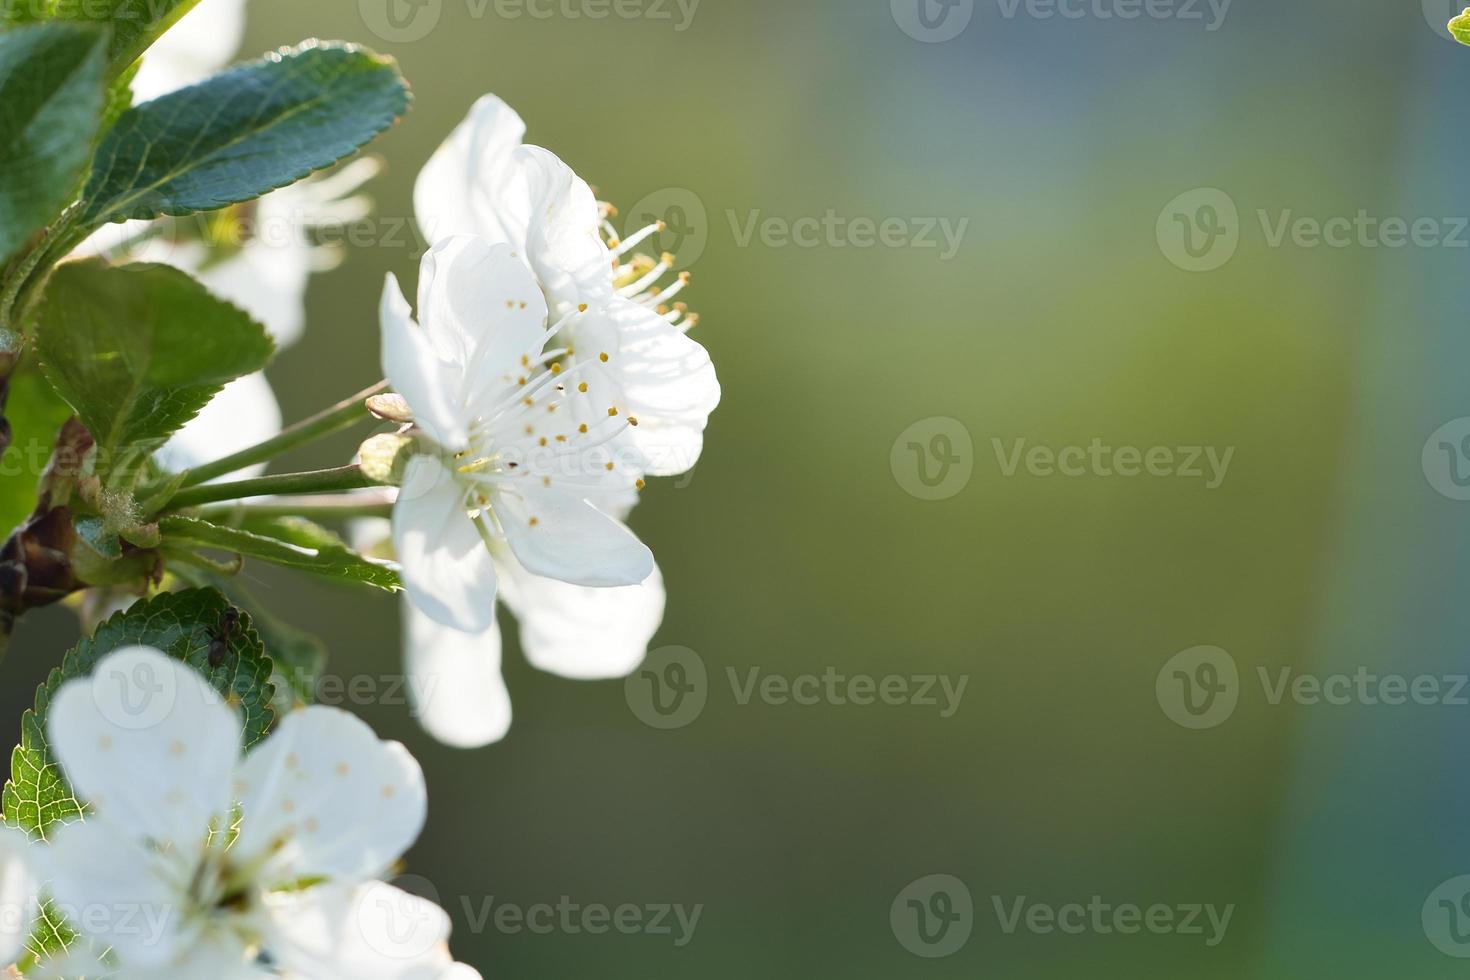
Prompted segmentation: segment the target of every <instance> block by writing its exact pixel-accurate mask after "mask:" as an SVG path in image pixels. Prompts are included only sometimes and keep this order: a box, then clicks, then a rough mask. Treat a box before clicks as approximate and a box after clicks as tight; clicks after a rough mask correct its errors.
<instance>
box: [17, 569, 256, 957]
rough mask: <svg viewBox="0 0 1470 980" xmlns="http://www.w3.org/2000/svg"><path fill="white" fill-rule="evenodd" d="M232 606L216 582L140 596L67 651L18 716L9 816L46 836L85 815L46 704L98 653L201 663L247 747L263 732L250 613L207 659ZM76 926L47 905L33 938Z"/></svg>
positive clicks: (49, 947) (69, 935)
mask: <svg viewBox="0 0 1470 980" xmlns="http://www.w3.org/2000/svg"><path fill="white" fill-rule="evenodd" d="M229 608H230V603H229V601H228V600H227V599H226V598H225V597H224V596H223V595H221V594H220V593H219V592H218V591H217V590H215V589H190V590H188V591H185V592H170V593H164V594H163V595H159V596H155V597H154V598H152V599H144V600H141V601H139V602H136V603H134V604H133V605H132V607H131V608H129V609H128V610H127V611H125V612H120V613H117V614H116V615H114V616H113V617H112V618H111V619H109V620H107V621H106V622H105V623H103V624H102V625H100V626H98V627H97V632H96V633H95V634H94V635H93V636H92V637H91V638H89V639H84V640H82V641H81V642H80V643H78V644H77V645H76V646H74V647H72V648H71V649H70V650H68V651H67V653H66V656H65V657H64V658H63V659H62V662H61V666H60V667H58V668H55V669H54V670H52V671H51V674H50V676H49V677H47V678H46V683H44V684H42V685H41V687H40V688H39V689H37V691H36V702H35V707H34V708H32V709H31V710H29V711H27V712H26V713H25V714H24V715H23V716H22V717H21V739H20V745H19V746H17V747H16V749H15V751H14V752H12V753H11V757H10V780H9V781H8V782H6V784H5V790H4V795H3V802H4V813H5V824H6V825H7V826H9V827H14V828H17V829H20V830H24V831H26V833H28V834H29V835H30V836H31V837H32V838H33V839H38V840H45V839H47V838H48V837H49V836H50V834H49V831H50V830H51V829H52V828H53V827H54V826H55V825H56V824H58V823H69V822H71V821H73V820H76V819H77V818H79V817H81V816H82V814H83V813H84V812H85V807H86V804H85V802H84V801H82V800H79V799H77V797H76V796H75V794H73V793H72V791H71V788H70V787H69V786H68V785H67V784H66V780H65V779H64V778H63V777H62V774H61V771H60V770H59V768H58V767H57V764H56V760H55V759H54V758H53V757H52V755H51V750H50V748H49V746H48V745H47V742H46V712H47V710H48V708H49V707H50V705H51V701H52V699H53V698H55V697H56V693H57V691H59V690H60V689H61V686H62V685H63V684H64V683H66V682H67V681H69V680H73V679H75V678H78V677H86V676H87V675H88V674H90V673H91V672H92V670H93V668H94V667H96V665H97V661H98V660H100V659H101V658H102V657H103V656H104V655H106V654H108V653H111V652H112V651H113V650H116V649H118V648H120V647H126V646H134V645H143V646H151V647H156V648H157V649H159V650H161V651H162V652H164V653H166V654H167V655H169V656H170V657H173V658H175V659H177V660H182V661H184V662H185V663H187V664H189V665H190V666H191V667H193V668H194V669H195V670H197V671H199V673H200V674H201V675H203V676H204V677H205V678H206V679H207V680H208V681H209V683H210V684H211V685H212V686H213V687H214V689H215V690H216V691H218V692H220V694H222V695H223V696H224V697H225V700H226V701H227V702H229V703H230V704H233V705H235V706H236V707H237V708H238V709H240V710H241V712H242V715H243V725H242V731H241V741H242V744H243V745H244V746H246V747H248V746H251V745H254V744H255V743H256V742H258V741H260V739H262V738H264V737H265V733H266V732H267V731H268V730H269V728H270V725H271V722H272V721H273V719H274V712H273V710H272V708H271V701H272V699H273V697H274V694H275V692H274V689H273V688H272V686H271V683H270V680H269V678H270V676H271V672H272V670H273V666H272V664H271V659H270V658H269V657H268V656H266V653H265V649H264V647H262V646H261V642H260V637H259V636H257V635H256V633H255V629H254V628H253V626H252V625H251V622H250V617H249V614H248V613H245V614H242V615H241V616H240V623H239V626H238V627H237V628H236V629H235V630H234V631H233V632H231V633H230V635H229V638H228V647H227V649H226V651H225V655H224V657H223V658H221V659H220V664H219V666H218V667H211V666H210V665H209V648H210V643H211V634H212V631H214V630H216V628H217V627H218V625H219V622H220V617H221V616H223V615H224V613H225V610H227V609H229ZM74 937H75V933H74V932H73V931H72V930H71V928H70V927H69V926H68V925H67V924H66V922H65V921H64V920H63V919H62V917H61V916H60V914H58V913H57V912H56V910H55V909H53V908H50V907H49V903H47V907H46V908H44V909H43V914H42V916H41V918H40V919H39V920H38V921H37V923H36V927H35V929H34V930H33V932H32V933H31V938H30V941H29V943H28V945H29V946H30V948H31V952H32V953H33V954H34V955H36V956H38V957H42V956H47V955H52V954H55V953H58V952H61V951H62V950H64V949H65V948H66V947H67V945H69V944H70V943H71V941H72V939H73V938H74Z"/></svg>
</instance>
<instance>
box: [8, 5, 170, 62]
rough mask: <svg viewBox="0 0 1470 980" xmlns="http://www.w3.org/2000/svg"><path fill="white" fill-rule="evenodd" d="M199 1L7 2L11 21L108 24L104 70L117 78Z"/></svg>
mask: <svg viewBox="0 0 1470 980" xmlns="http://www.w3.org/2000/svg"><path fill="white" fill-rule="evenodd" d="M198 2H199V0H9V2H8V3H6V4H4V6H5V7H8V8H9V14H8V16H9V19H10V20H11V22H13V23H14V22H22V21H34V20H52V21H70V22H73V23H80V24H98V25H109V26H111V27H112V41H111V43H110V44H109V45H108V47H107V64H108V70H109V72H110V74H112V75H114V76H115V75H119V74H121V73H122V72H123V70H124V69H126V68H127V67H128V66H129V65H131V64H132V63H133V62H134V61H136V60H137V59H138V57H139V56H140V55H141V54H142V53H143V52H144V51H147V50H148V48H149V46H150V45H152V44H153V42H154V41H156V40H158V38H159V37H160V36H162V34H163V32H164V31H166V30H168V29H169V28H170V27H172V26H173V25H174V24H176V23H178V21H179V18H181V17H183V16H184V14H186V13H188V12H189V10H190V8H192V7H193V6H194V5H195V4H196V3H198Z"/></svg>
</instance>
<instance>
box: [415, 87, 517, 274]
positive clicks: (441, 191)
mask: <svg viewBox="0 0 1470 980" xmlns="http://www.w3.org/2000/svg"><path fill="white" fill-rule="evenodd" d="M525 135H526V124H525V123H524V122H522V121H521V117H520V116H518V115H516V112H515V110H513V109H512V108H511V107H510V106H508V105H506V104H505V103H504V102H502V101H501V100H500V99H499V98H497V97H496V96H494V95H486V96H483V97H482V98H481V99H480V100H479V101H477V102H476V103H475V104H474V106H473V107H472V108H471V109H470V112H469V115H468V117H466V119H465V120H464V122H462V123H460V124H459V126H458V127H456V128H455V130H454V132H453V133H451V134H450V136H449V138H448V139H447V140H445V141H444V144H443V145H442V146H440V147H439V149H438V150H437V151H435V153H434V155H433V156H432V157H430V159H429V162H428V163H427V164H425V166H424V169H423V170H422V171H421V172H420V173H419V177H418V181H417V182H416V183H415V185H414V191H413V203H414V211H415V213H416V215H417V217H418V222H419V227H420V228H421V229H423V232H424V234H425V235H426V236H427V237H428V239H429V241H431V242H437V241H439V240H441V239H443V238H447V237H448V236H450V235H458V234H472V235H480V236H481V237H484V238H487V239H489V240H490V241H491V242H506V243H509V244H515V245H517V246H518V247H519V245H520V244H521V242H519V241H512V240H511V239H510V238H508V237H507V235H506V232H505V229H504V226H503V225H502V224H501V223H500V221H499V220H498V218H497V216H496V213H495V209H494V207H493V206H484V204H482V202H485V203H492V204H493V199H494V197H495V195H494V193H493V192H494V190H495V189H496V187H497V176H496V175H497V171H498V170H499V169H500V168H502V167H503V166H504V164H505V162H506V160H507V159H508V156H509V154H510V151H511V150H513V149H515V148H516V147H517V146H520V145H521V140H522V138H524V136H525Z"/></svg>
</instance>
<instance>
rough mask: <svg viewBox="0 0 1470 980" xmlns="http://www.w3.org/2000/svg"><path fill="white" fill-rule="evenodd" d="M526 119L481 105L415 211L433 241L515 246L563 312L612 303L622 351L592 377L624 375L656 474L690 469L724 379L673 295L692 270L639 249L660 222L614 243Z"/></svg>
mask: <svg viewBox="0 0 1470 980" xmlns="http://www.w3.org/2000/svg"><path fill="white" fill-rule="evenodd" d="M525 131H526V127H525V123H524V122H522V121H521V118H520V116H518V115H517V114H516V113H515V111H514V110H512V109H511V108H510V107H509V106H507V105H506V104H505V103H504V102H502V101H501V100H500V99H498V98H497V97H495V96H493V95H487V96H485V97H483V98H481V99H480V100H479V101H478V102H476V103H475V106H474V108H473V109H472V110H471V111H470V114H469V117H468V118H467V119H466V120H465V121H464V122H463V123H462V124H461V125H460V126H459V127H458V128H457V129H456V130H455V131H454V133H453V134H452V135H451V136H450V137H449V139H448V140H447V141H446V142H445V143H444V145H443V146H442V147H440V148H439V150H438V151H437V152H436V153H435V154H434V155H433V157H432V158H431V159H430V160H429V162H428V164H427V165H425V167H424V169H423V171H422V172H421V173H420V174H419V178H418V182H417V184H416V185H415V189H414V210H415V211H416V212H417V216H418V221H419V224H420V226H421V228H422V229H423V231H424V233H425V234H426V235H427V236H428V237H429V238H430V240H431V241H437V240H440V239H443V238H445V237H447V236H449V235H455V234H472V235H479V236H481V237H483V238H485V239H487V240H489V241H491V242H503V243H506V244H509V245H511V246H512V247H513V248H514V249H515V250H516V251H517V252H518V253H519V254H520V255H522V256H523V257H524V258H525V260H526V262H527V263H528V264H529V265H530V267H531V269H532V270H533V271H534V272H535V273H536V277H537V279H538V280H539V281H540V283H541V286H542V288H543V289H544V291H545V293H546V297H547V302H548V303H549V304H550V307H551V312H552V314H553V316H555V317H558V318H560V317H565V316H567V315H568V314H570V313H572V312H573V311H575V310H576V309H577V308H579V307H580V306H583V305H587V306H591V307H592V308H594V309H599V308H600V309H602V310H603V312H604V319H603V321H602V324H604V325H605V324H606V323H611V324H612V325H613V326H614V327H616V333H615V335H614V336H613V337H611V338H609V337H606V336H599V337H597V338H595V339H596V343H598V344H600V345H602V346H604V347H608V348H609V349H611V350H613V351H614V352H616V353H617V354H618V355H619V356H618V357H617V358H616V359H615V360H614V361H612V362H610V363H609V364H608V365H606V366H601V367H599V366H597V365H593V366H591V368H590V369H589V372H588V374H589V376H592V377H597V378H599V379H600V380H609V381H611V382H613V383H615V384H616V385H617V386H618V387H619V388H620V389H621V390H622V391H623V397H624V400H625V402H626V404H627V406H628V409H629V411H632V412H633V413H634V414H635V415H637V416H638V418H640V419H641V420H643V422H644V424H643V425H642V426H641V427H640V428H639V429H637V430H636V431H635V432H630V433H628V434H627V435H626V436H625V437H624V438H625V439H626V441H627V442H628V444H629V445H631V446H633V447H634V448H636V449H637V450H638V451H639V453H640V454H641V455H642V456H643V460H642V463H641V467H642V469H643V470H644V471H646V472H647V473H649V474H650V475H653V476H671V475H674V474H678V473H682V472H685V471H686V470H688V469H690V468H691V467H692V466H693V465H694V464H695V462H696V461H697V460H698V458H699V454H700V451H701V449H702V447H703V443H704V429H705V426H706V424H707V423H708V420H709V415H710V413H711V412H712V411H714V409H715V407H716V405H718V404H719V400H720V386H719V382H718V380H717V379H716V377H715V370H714V366H713V365H712V364H711V363H710V359H709V355H708V354H707V353H706V352H705V350H704V348H703V347H701V346H700V345H699V344H698V343H696V342H695V341H693V340H692V339H690V338H689V337H688V336H686V335H685V331H686V330H687V329H688V328H689V327H691V326H693V325H694V323H695V322H696V318H695V317H693V315H688V316H686V315H685V314H686V310H685V308H684V307H683V305H682V304H678V305H677V306H676V307H674V308H670V307H669V305H668V304H669V303H670V301H671V300H673V298H674V297H675V296H677V295H678V293H679V292H680V291H681V290H682V289H683V288H684V286H685V285H686V284H687V282H688V276H687V275H686V274H681V275H680V276H679V277H678V278H676V279H675V280H674V281H673V282H672V283H671V284H669V285H667V286H665V285H663V284H662V281H663V279H664V277H665V276H666V275H667V274H668V273H669V272H670V271H671V269H672V265H673V258H672V257H671V256H667V255H665V256H662V257H660V258H658V259H656V260H654V259H647V258H646V257H643V256H636V255H633V254H632V252H633V250H634V249H635V248H636V247H637V245H638V244H639V243H640V242H641V241H643V240H645V239H646V238H647V237H648V236H649V235H651V234H652V233H653V232H655V231H656V230H657V228H658V226H657V225H654V226H650V227H649V228H645V229H643V230H642V231H641V232H639V233H638V234H635V235H632V236H629V238H628V239H627V240H626V241H622V242H618V241H616V240H614V241H612V242H611V243H608V242H604V241H603V237H602V231H603V229H604V227H608V228H609V229H610V226H607V225H606V222H605V221H604V219H603V212H602V209H601V207H600V206H599V204H598V203H597V199H596V197H595V196H594V195H593V193H592V190H591V189H590V188H589V187H588V186H587V184H586V182H585V181H583V180H582V179H581V178H579V177H578V176H577V175H576V174H575V173H573V172H572V170H571V168H569V167H568V166H567V165H566V164H565V163H563V162H562V161H561V160H560V159H558V158H557V157H556V156H555V155H554V154H552V153H551V152H549V151H547V150H544V149H541V148H540V147H535V146H523V145H522V138H523V137H524V135H525ZM593 328H594V323H593V321H591V320H585V319H573V320H570V321H569V322H567V323H566V324H565V326H564V328H563V330H564V333H565V342H566V344H567V345H568V346H571V347H573V348H588V347H590V346H591V345H592V342H593V339H592V338H589V337H587V336H586V333H587V332H588V331H589V330H591V329H593Z"/></svg>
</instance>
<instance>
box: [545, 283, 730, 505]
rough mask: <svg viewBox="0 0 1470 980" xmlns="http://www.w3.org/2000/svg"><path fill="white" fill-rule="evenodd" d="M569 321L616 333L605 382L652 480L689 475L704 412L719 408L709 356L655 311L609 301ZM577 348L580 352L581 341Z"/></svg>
mask: <svg viewBox="0 0 1470 980" xmlns="http://www.w3.org/2000/svg"><path fill="white" fill-rule="evenodd" d="M585 321H586V322H585V323H584V322H583V321H582V320H580V319H579V320H578V321H574V330H575V331H578V332H580V331H582V330H583V329H588V330H602V329H605V327H606V325H611V327H612V328H613V329H615V330H616V334H617V338H618V344H617V352H616V354H615V355H614V356H613V357H612V358H611V359H610V360H609V361H608V364H607V368H606V371H605V372H604V374H605V376H607V377H609V378H610V380H611V381H612V383H613V384H614V385H615V386H616V387H617V389H618V390H619V391H620V392H621V396H622V399H623V402H622V403H623V405H624V406H625V408H626V411H627V413H628V414H629V415H631V416H633V417H634V418H636V419H637V420H638V426H637V427H636V428H634V429H632V430H631V431H630V432H629V433H628V437H629V438H630V439H631V441H632V444H633V445H634V446H635V447H636V448H637V449H638V450H639V452H640V454H641V455H642V456H643V457H644V459H645V460H646V461H647V467H648V470H647V471H648V473H649V474H651V475H653V476H673V475H676V474H679V473H683V472H686V471H687V470H689V469H691V468H692V467H693V466H694V464H695V463H696V462H697V461H698V459H699V453H700V450H701V449H702V448H703V445H704V429H705V426H706V425H707V424H708V422H709V416H710V413H711V412H713V411H714V410H715V407H716V406H718V405H719V403H720V382H719V380H718V378H717V377H716V376H715V368H714V365H713V364H712V363H711V362H710V357H709V353H708V352H707V351H705V349H704V348H703V347H702V346H701V345H700V344H698V343H696V342H695V341H693V340H691V339H690V338H689V337H688V336H687V335H685V334H684V333H683V332H682V331H681V330H679V329H678V328H677V327H674V326H672V325H670V324H669V322H668V321H667V320H665V319H664V318H663V317H661V316H659V315H658V314H657V313H655V312H654V311H652V310H650V309H648V308H647V307H645V306H642V305H641V304H639V303H635V302H633V301H631V300H626V299H614V300H612V301H610V302H609V303H607V304H606V305H604V306H602V307H599V308H597V309H594V310H591V311H589V312H588V313H587V315H586V317H585ZM577 345H578V346H579V347H580V346H584V345H583V344H582V343H581V340H580V338H578V340H577Z"/></svg>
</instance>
